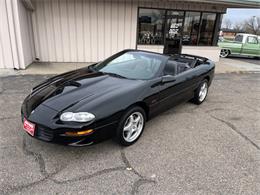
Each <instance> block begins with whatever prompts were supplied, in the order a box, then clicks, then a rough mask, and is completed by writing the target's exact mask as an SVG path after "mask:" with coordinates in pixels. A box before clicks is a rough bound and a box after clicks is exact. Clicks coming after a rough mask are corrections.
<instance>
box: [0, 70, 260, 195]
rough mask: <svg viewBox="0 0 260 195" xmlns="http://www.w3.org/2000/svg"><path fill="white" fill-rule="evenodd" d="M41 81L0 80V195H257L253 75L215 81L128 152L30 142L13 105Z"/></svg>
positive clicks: (258, 90) (256, 80)
mask: <svg viewBox="0 0 260 195" xmlns="http://www.w3.org/2000/svg"><path fill="white" fill-rule="evenodd" d="M47 77H48V76H35V75H34V76H33V75H25V76H9V77H2V78H0V111H1V112H0V138H1V139H0V143H1V145H0V194H75V193H77V194H164V195H165V194H260V106H259V105H260V74H217V75H216V77H215V80H214V81H213V84H212V86H211V88H210V91H209V95H208V97H207V100H206V102H204V103H203V104H202V105H200V106H196V105H193V104H191V103H184V104H182V105H179V106H177V107H175V108H173V109H170V110H168V111H167V112H164V113H163V114H161V115H160V116H158V117H156V118H154V119H153V120H151V121H149V122H148V123H147V126H146V129H145V132H144V134H143V135H142V137H141V138H140V139H139V141H138V142H137V143H136V144H134V145H133V146H130V147H127V148H123V147H121V146H119V145H117V144H116V143H114V142H113V141H112V140H108V141H105V142H103V143H100V144H97V145H93V146H90V147H81V148H74V147H65V146H60V145H56V144H50V143H45V142H42V141H39V140H36V139H33V138H31V137H29V136H28V135H27V134H26V133H25V132H24V131H23V130H22V124H21V120H20V105H21V103H22V101H23V99H24V98H25V96H26V94H28V93H29V92H30V89H31V88H32V86H33V85H36V84H37V83H39V82H41V81H42V80H43V79H45V78H47Z"/></svg>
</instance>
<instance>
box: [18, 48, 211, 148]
mask: <svg viewBox="0 0 260 195" xmlns="http://www.w3.org/2000/svg"><path fill="white" fill-rule="evenodd" d="M214 69H215V65H214V63H213V62H212V61H210V60H208V59H206V58H203V57H198V56H192V55H185V54H180V55H163V54H158V53H152V52H146V51H138V50H124V51H121V52H119V53H117V54H115V55H113V56H111V57H109V58H108V59H106V60H104V61H102V62H100V63H96V64H93V65H91V66H88V67H86V68H82V69H79V70H75V71H71V72H67V73H64V74H61V75H58V76H55V77H52V78H50V79H48V80H46V81H45V82H43V83H41V84H40V85H38V86H36V87H34V88H33V89H32V92H31V94H30V95H29V96H27V97H26V99H25V100H24V102H23V104H22V109H21V112H22V121H23V126H24V129H25V131H26V132H27V133H28V134H29V135H31V136H33V137H35V138H38V139H40V140H44V141H49V142H56V143H63V144H66V145H71V146H84V145H90V144H92V143H95V142H98V141H101V140H104V139H106V138H108V137H111V136H114V137H115V138H116V139H117V141H118V142H119V143H120V144H122V145H125V146H128V145H131V144H133V143H134V142H136V141H137V140H138V138H139V137H140V136H141V134H142V132H143V130H144V127H145V123H146V121H147V120H149V119H150V118H151V117H153V116H155V115H156V114H158V113H160V112H162V111H164V110H166V109H168V108H171V107H172V106H174V105H176V104H178V103H180V102H183V101H188V100H190V101H192V102H194V103H195V104H201V103H202V102H203V101H204V100H205V98H206V96H207V93H208V88H209V86H210V84H211V81H212V79H213V76H214Z"/></svg>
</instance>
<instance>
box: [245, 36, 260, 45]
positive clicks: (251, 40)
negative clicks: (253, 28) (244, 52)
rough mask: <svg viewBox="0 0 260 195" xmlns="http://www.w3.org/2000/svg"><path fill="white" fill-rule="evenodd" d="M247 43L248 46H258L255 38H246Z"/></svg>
mask: <svg viewBox="0 0 260 195" xmlns="http://www.w3.org/2000/svg"><path fill="white" fill-rule="evenodd" d="M247 43H249V44H258V41H257V38H256V37H251V36H249V37H247Z"/></svg>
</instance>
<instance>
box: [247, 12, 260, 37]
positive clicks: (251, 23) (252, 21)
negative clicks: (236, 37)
mask: <svg viewBox="0 0 260 195" xmlns="http://www.w3.org/2000/svg"><path fill="white" fill-rule="evenodd" d="M244 29H245V31H246V32H248V33H252V34H255V35H260V17H259V16H253V17H251V18H249V19H248V20H246V21H245V23H244Z"/></svg>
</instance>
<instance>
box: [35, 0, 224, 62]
mask: <svg viewBox="0 0 260 195" xmlns="http://www.w3.org/2000/svg"><path fill="white" fill-rule="evenodd" d="M33 4H34V7H35V11H34V12H33V14H32V20H33V29H34V40H35V49H36V57H37V58H39V59H40V61H51V62H95V61H100V60H102V59H104V58H106V57H108V56H110V55H112V54H114V53H116V52H118V51H120V50H123V49H127V48H136V30H137V12H138V7H148V8H149V7H153V8H169V9H183V10H203V11H213V12H223V11H225V8H224V7H221V6H215V5H208V4H202V3H201V4H199V3H183V2H176V1H171V2H169V1H156V0H155V1H151V2H148V1H137V0H119V1H115V0H97V1H96V0H34V1H33Z"/></svg>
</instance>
